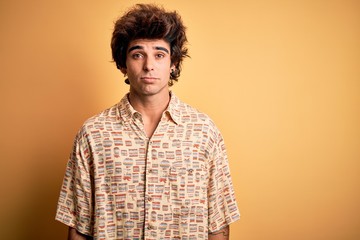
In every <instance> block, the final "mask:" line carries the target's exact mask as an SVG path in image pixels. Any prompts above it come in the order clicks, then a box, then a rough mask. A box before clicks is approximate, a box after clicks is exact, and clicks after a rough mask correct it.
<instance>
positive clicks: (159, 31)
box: [111, 4, 188, 86]
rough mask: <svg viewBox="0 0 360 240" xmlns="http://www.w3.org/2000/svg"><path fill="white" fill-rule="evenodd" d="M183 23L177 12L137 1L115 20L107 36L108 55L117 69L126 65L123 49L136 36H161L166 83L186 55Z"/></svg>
mask: <svg viewBox="0 0 360 240" xmlns="http://www.w3.org/2000/svg"><path fill="white" fill-rule="evenodd" d="M185 30H186V28H185V26H184V25H183V22H182V20H181V17H180V15H179V14H178V13H177V12H175V11H174V12H167V11H165V10H164V8H162V7H158V6H156V5H153V4H137V5H135V6H134V7H133V8H131V9H130V10H129V11H128V12H127V13H125V14H124V15H123V16H122V17H120V18H119V19H118V20H117V21H116V22H115V27H114V32H113V35H112V39H111V50H112V57H113V60H114V62H115V63H116V66H117V68H118V69H120V68H126V51H127V48H128V46H129V43H130V42H131V41H133V40H136V39H142V38H143V39H163V40H165V41H167V42H168V43H169V44H170V48H171V49H170V51H171V54H170V56H171V64H174V65H175V68H176V69H175V71H174V72H172V73H171V74H170V81H169V85H170V86H171V85H173V81H178V78H179V76H180V72H181V63H182V61H183V59H184V58H185V57H188V54H187V52H188V50H187V48H186V47H185V44H186V43H187V39H186V34H185Z"/></svg>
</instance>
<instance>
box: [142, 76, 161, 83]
mask: <svg viewBox="0 0 360 240" xmlns="http://www.w3.org/2000/svg"><path fill="white" fill-rule="evenodd" d="M141 80H143V81H144V82H145V83H153V82H155V81H156V80H157V78H155V77H142V78H141Z"/></svg>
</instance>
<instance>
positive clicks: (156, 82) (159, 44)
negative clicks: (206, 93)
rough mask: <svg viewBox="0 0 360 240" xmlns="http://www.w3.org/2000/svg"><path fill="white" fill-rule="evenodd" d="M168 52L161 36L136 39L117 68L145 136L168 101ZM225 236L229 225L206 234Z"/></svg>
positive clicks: (220, 239)
mask: <svg viewBox="0 0 360 240" xmlns="http://www.w3.org/2000/svg"><path fill="white" fill-rule="evenodd" d="M170 54H171V52H170V45H169V43H168V42H166V41H164V40H162V39H155V40H153V39H137V40H134V41H132V42H130V44H129V47H128V50H127V56H126V68H122V69H120V70H121V72H122V73H123V74H126V75H127V77H128V79H129V82H130V94H129V100H130V103H131V105H132V107H133V108H134V109H135V110H136V111H138V112H139V113H140V114H141V116H142V119H143V123H144V130H145V133H146V135H147V137H148V138H151V136H152V135H153V133H154V131H155V129H156V127H157V125H158V123H159V122H160V119H161V116H162V114H163V112H164V111H165V109H166V108H167V106H168V104H169V101H170V95H169V85H168V82H169V80H170V73H171V71H172V70H173V69H174V68H175V67H174V65H173V64H172V63H171V58H170V57H171V55H170ZM86 239H89V238H86V236H85V235H82V234H80V233H79V232H77V231H76V230H75V229H73V228H70V229H69V236H68V240H86ZM226 239H229V226H227V227H225V228H223V229H221V230H219V231H217V232H214V233H209V240H226Z"/></svg>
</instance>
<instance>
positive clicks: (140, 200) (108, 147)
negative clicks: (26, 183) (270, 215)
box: [56, 4, 239, 240]
mask: <svg viewBox="0 0 360 240" xmlns="http://www.w3.org/2000/svg"><path fill="white" fill-rule="evenodd" d="M186 42H187V40H186V35H185V27H184V26H183V23H182V21H181V19H180V16H179V15H178V14H177V13H176V12H166V11H165V10H164V9H162V8H160V7H157V6H154V5H142V4H140V5H136V6H135V7H134V8H132V9H131V10H130V11H129V12H128V13H126V14H125V15H124V16H123V17H121V18H120V19H119V20H118V21H117V22H116V23H115V29H114V32H113V37H112V42H111V47H112V51H113V58H114V61H115V62H116V65H117V67H118V68H119V69H120V71H121V72H122V73H123V74H124V75H126V76H127V79H126V80H125V82H126V83H127V84H129V85H130V91H129V93H128V94H127V95H126V96H124V97H123V99H122V100H121V101H120V102H119V103H118V104H116V105H115V106H113V107H111V108H109V109H107V110H105V111H103V112H102V113H100V114H98V115H96V116H94V117H92V118H90V119H88V120H87V121H86V122H85V123H84V125H83V127H82V128H81V129H80V131H79V132H78V134H77V136H76V139H75V143H74V149H73V152H72V154H71V156H70V159H69V162H68V165H67V169H66V174H65V177H64V182H63V186H62V189H61V193H60V198H59V203H58V210H57V215H56V219H57V220H58V221H60V222H63V223H64V224H66V225H68V226H69V237H68V239H71V240H76V239H229V224H230V223H232V222H234V221H236V220H238V219H239V212H238V209H237V205H236V202H235V197H234V191H233V187H232V183H231V177H230V173H229V166H228V160H227V156H226V152H225V146H224V142H223V139H222V137H221V134H220V132H219V130H218V129H217V128H216V126H215V125H214V123H213V122H212V121H211V119H210V118H209V117H208V116H206V115H205V114H203V113H200V112H198V111H197V110H195V109H194V108H192V107H190V106H189V105H187V104H185V103H183V102H181V101H180V100H179V99H178V98H177V97H176V96H175V94H174V93H172V92H171V91H170V90H169V86H171V85H172V84H173V81H177V79H178V77H179V76H180V71H181V63H182V60H183V58H184V57H186V56H187V49H186V47H185V43H186Z"/></svg>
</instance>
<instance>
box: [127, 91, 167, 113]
mask: <svg viewBox="0 0 360 240" xmlns="http://www.w3.org/2000/svg"><path fill="white" fill-rule="evenodd" d="M129 101H130V104H131V106H132V107H133V108H134V109H135V110H136V111H138V112H139V113H141V115H142V116H143V117H146V118H150V119H159V118H160V117H161V115H162V113H163V112H164V111H165V109H166V108H167V106H168V105H169V101H170V94H169V92H166V94H162V95H160V96H159V95H151V96H141V95H138V94H136V93H134V92H131V91H130V94H129Z"/></svg>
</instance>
